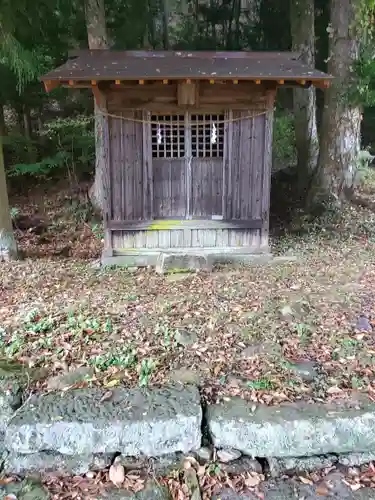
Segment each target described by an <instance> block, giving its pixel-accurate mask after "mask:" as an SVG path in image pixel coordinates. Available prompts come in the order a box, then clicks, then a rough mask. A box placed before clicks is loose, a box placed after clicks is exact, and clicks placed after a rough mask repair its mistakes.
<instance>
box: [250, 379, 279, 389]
mask: <svg viewBox="0 0 375 500" xmlns="http://www.w3.org/2000/svg"><path fill="white" fill-rule="evenodd" d="M246 385H247V387H248V388H249V389H254V390H255V391H266V390H271V389H272V388H273V383H272V382H271V380H269V379H268V378H260V379H257V380H250V381H249V382H247V384H246Z"/></svg>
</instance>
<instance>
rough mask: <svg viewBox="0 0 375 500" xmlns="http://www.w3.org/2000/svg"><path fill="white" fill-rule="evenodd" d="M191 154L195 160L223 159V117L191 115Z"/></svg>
mask: <svg viewBox="0 0 375 500" xmlns="http://www.w3.org/2000/svg"><path fill="white" fill-rule="evenodd" d="M191 152H192V156H193V158H222V157H223V154H224V116H223V115H191Z"/></svg>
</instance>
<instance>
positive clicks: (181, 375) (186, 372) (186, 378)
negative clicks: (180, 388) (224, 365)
mask: <svg viewBox="0 0 375 500" xmlns="http://www.w3.org/2000/svg"><path fill="white" fill-rule="evenodd" d="M200 378H201V377H200V375H199V373H198V372H196V371H195V370H190V369H189V368H179V369H177V370H173V371H172V372H171V373H170V375H169V379H170V380H171V381H172V382H179V383H181V384H195V385H198V384H199V381H200Z"/></svg>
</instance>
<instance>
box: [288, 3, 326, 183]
mask: <svg viewBox="0 0 375 500" xmlns="http://www.w3.org/2000/svg"><path fill="white" fill-rule="evenodd" d="M314 18H315V15H314V0H291V4H290V26H291V35H292V49H293V51H295V52H297V53H299V54H300V58H301V60H302V61H303V62H304V63H306V64H307V65H309V66H310V67H314V66H315V29H314ZM293 108H294V123H295V134H296V147H297V162H298V176H299V185H300V187H301V188H304V187H307V186H306V184H307V183H306V180H307V179H309V178H310V177H311V176H312V174H313V173H314V172H315V170H316V167H317V162H318V155H319V139H318V131H317V126H316V94H315V88H314V87H310V88H309V89H302V88H296V89H294V90H293Z"/></svg>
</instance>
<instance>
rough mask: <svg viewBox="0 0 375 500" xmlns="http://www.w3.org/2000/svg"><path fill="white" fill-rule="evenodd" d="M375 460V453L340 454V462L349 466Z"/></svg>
mask: <svg viewBox="0 0 375 500" xmlns="http://www.w3.org/2000/svg"><path fill="white" fill-rule="evenodd" d="M374 461H375V453H374V452H369V453H348V454H347V455H339V457H338V462H339V464H341V465H345V466H347V467H355V466H358V465H363V464H368V463H369V462H374Z"/></svg>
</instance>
